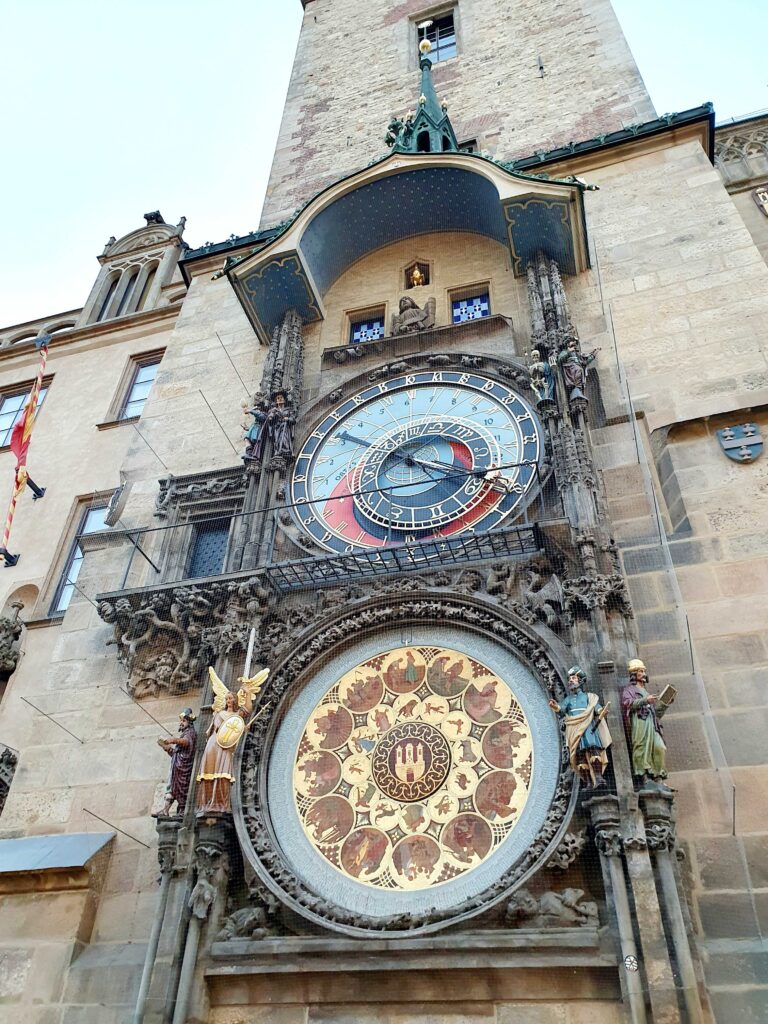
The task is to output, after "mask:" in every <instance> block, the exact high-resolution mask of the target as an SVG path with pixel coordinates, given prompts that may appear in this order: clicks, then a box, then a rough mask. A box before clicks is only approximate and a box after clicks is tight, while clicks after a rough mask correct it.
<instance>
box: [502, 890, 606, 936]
mask: <svg viewBox="0 0 768 1024" xmlns="http://www.w3.org/2000/svg"><path fill="white" fill-rule="evenodd" d="M583 897H584V890H583V889H564V890H563V891H562V892H545V893H542V895H541V896H533V895H532V894H531V893H530V892H529V891H528V889H518V890H517V892H516V893H515V894H514V896H513V897H512V898H511V899H510V901H509V903H508V904H507V910H506V919H507V924H519V923H524V924H526V925H530V926H531V927H533V928H568V927H573V926H577V927H581V928H596V927H597V926H598V916H597V904H596V903H594V902H593V901H592V900H583Z"/></svg>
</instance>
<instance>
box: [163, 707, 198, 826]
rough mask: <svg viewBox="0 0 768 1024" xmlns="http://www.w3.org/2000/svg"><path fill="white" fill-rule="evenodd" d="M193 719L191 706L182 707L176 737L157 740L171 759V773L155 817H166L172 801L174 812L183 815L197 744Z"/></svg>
mask: <svg viewBox="0 0 768 1024" xmlns="http://www.w3.org/2000/svg"><path fill="white" fill-rule="evenodd" d="M194 721H195V715H194V713H193V711H192V708H184V710H183V711H182V712H181V714H180V715H179V735H178V737H172V738H171V739H169V740H167V739H165V738H164V737H162V736H161V737H160V738H159V739H158V741H157V743H158V746H161V747H162V748H163V750H164V751H165V752H166V754H168V756H169V757H170V759H171V774H170V777H169V779H168V788H167V790H166V793H165V804H164V805H163V809H162V811H160V812H158V814H157V815H155V817H164V818H166V817H168V816H169V815H170V813H171V807H172V806H173V804H174V802H175V803H176V814H177V815H179V816H182V817H183V815H184V809H185V808H186V806H187V794H188V793H189V784H190V782H191V781H192V769H193V767H194V763H195V748H196V746H197V733H196V732H195V727H194V725H193V723H194Z"/></svg>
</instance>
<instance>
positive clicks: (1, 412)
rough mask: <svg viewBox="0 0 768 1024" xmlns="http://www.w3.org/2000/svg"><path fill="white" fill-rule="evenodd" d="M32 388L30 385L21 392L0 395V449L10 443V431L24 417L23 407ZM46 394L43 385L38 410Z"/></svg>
mask: <svg viewBox="0 0 768 1024" xmlns="http://www.w3.org/2000/svg"><path fill="white" fill-rule="evenodd" d="M32 386H33V385H32V384H30V385H29V386H28V387H27V388H25V389H24V390H23V391H20V390H14V391H8V392H6V393H5V394H0V447H5V446H6V445H9V444H10V443H11V431H12V430H13V428H14V426H15V425H16V424H17V423H18V422H19V420H20V419H21V417H22V416H23V415H24V406H25V405H26V404H27V399H28V398H29V395H30V392H31V391H32ZM47 393H48V385H47V384H46V383H44V384H43V386H42V387H41V388H40V394H39V395H38V398H37V408H38V409H39V408H40V406H41V405H42V404H43V399H44V398H45V396H46V394H47Z"/></svg>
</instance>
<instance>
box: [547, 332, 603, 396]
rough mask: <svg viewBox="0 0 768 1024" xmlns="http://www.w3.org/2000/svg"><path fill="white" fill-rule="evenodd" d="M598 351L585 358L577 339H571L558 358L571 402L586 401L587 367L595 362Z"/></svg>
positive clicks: (593, 350) (594, 350) (593, 351)
mask: <svg viewBox="0 0 768 1024" xmlns="http://www.w3.org/2000/svg"><path fill="white" fill-rule="evenodd" d="M597 351H598V350H597V349H596V348H594V349H592V351H591V352H590V353H589V355H586V356H585V355H584V354H583V353H582V352H580V351H579V345H578V342H577V341H576V339H575V338H570V339H569V340H568V344H567V346H566V348H564V349H563V350H562V352H561V353H560V355H559V356H558V357H557V361H558V363H559V365H560V369H561V370H562V371H563V378H564V380H565V384H566V387H567V388H568V397H569V398H570V400H571V401H573V399H575V398H582V399H586V397H587V396H586V395H585V393H584V389H585V388H586V386H587V367H588V366H589V365H590V363H592V362H594V359H595V356H596V355H597Z"/></svg>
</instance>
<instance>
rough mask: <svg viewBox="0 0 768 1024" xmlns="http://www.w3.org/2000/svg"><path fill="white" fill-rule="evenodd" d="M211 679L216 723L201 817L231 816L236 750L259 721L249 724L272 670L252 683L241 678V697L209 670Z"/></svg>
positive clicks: (201, 779) (206, 756)
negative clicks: (254, 703)
mask: <svg viewBox="0 0 768 1024" xmlns="http://www.w3.org/2000/svg"><path fill="white" fill-rule="evenodd" d="M208 675H209V676H210V678H211V686H212V687H213V693H214V699H213V719H212V720H211V724H210V725H209V726H208V732H207V733H206V735H207V737H208V739H207V742H206V744H205V751H204V753H203V761H202V764H201V765H200V774H199V775H198V776H197V783H198V785H197V813H198V815H202V814H207V813H210V812H211V811H213V812H216V813H218V814H229V813H230V811H231V810H232V804H231V801H230V793H231V788H232V783H233V782H234V781H235V776H234V775H233V774H232V769H233V767H234V758H235V750H236V749H237V744H238V743H239V741H240V738H241V736H242V735H243V733H244V732H245V731H246V729H247V728H248V727H249V726H250V725H251V724H252V723H253V722H254V721H255V718H254V719H250V721H249V716H250V714H251V711H252V710H253V698H254V697H255V696H256V695H257V694H258V693H259V691H260V690H261V688H262V686H263V685H264V683H265V682H266V680H267V676H268V675H269V669H268V668H265V669H262V671H261V672H257V673H256V675H255V676H253V677H252V678H250V679H249V678H246V677H245V676H240V677H239V679H238V682H239V683H240V684H241V687H240V689H239V690H238V691H237V696H235V694H234V693H232V691H231V690H229V689H227V687H226V686H225V685H224V683H223V682H222V681H221V679H219V677H218V676H217V675H216V673H215V672H214V671H213V669H212V668H209V669H208ZM246 723H247V724H246Z"/></svg>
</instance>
